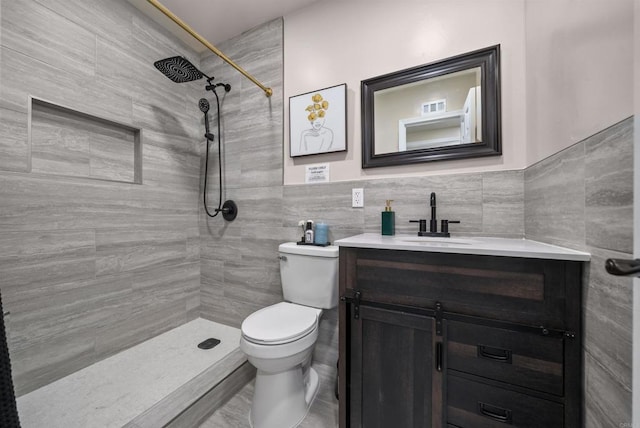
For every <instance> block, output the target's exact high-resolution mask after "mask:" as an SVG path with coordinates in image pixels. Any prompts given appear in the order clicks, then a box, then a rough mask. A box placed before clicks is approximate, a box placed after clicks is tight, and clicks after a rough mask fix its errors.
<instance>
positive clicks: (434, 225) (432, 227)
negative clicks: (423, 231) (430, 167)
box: [429, 192, 438, 233]
mask: <svg viewBox="0 0 640 428" xmlns="http://www.w3.org/2000/svg"><path fill="white" fill-rule="evenodd" d="M429 205H430V206H431V221H429V232H431V233H438V220H436V192H431V196H430V197H429Z"/></svg>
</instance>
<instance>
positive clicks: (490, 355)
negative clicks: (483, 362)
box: [478, 345, 512, 364]
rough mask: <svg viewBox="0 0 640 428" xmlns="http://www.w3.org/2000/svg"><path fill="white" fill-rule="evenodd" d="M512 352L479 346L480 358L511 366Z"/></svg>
mask: <svg viewBox="0 0 640 428" xmlns="http://www.w3.org/2000/svg"><path fill="white" fill-rule="evenodd" d="M511 355H512V352H511V351H510V350H509V349H500V348H492V347H490V346H485V345H478V357H479V358H485V359H487V360H491V361H497V362H501V363H505V364H511V361H512V358H511Z"/></svg>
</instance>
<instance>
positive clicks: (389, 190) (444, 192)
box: [349, 174, 482, 234]
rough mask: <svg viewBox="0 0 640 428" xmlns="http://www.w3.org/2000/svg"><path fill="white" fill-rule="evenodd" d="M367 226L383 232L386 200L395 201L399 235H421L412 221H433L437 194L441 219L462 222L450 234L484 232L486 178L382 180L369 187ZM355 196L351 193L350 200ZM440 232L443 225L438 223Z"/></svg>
mask: <svg viewBox="0 0 640 428" xmlns="http://www.w3.org/2000/svg"><path fill="white" fill-rule="evenodd" d="M364 192H365V196H364V197H365V225H366V226H365V227H366V231H367V232H377V233H379V232H380V227H381V223H382V219H381V214H380V213H381V212H382V211H384V206H385V201H386V200H387V199H393V201H394V202H393V203H392V207H393V211H395V213H396V214H395V219H396V225H395V228H396V233H410V234H414V233H416V234H417V232H418V225H417V224H415V223H409V221H410V220H419V219H430V218H431V208H430V206H429V200H430V194H431V192H435V193H436V205H437V219H438V222H439V221H440V220H442V219H449V220H460V222H461V223H460V224H452V225H451V227H450V229H449V231H450V232H451V233H453V234H456V233H462V234H464V233H473V232H476V233H477V232H481V231H482V176H481V175H480V174H464V175H447V176H437V177H419V178H396V179H380V180H371V181H368V182H366V185H365V190H364ZM350 197H351V194H350V193H349V198H350ZM438 230H440V224H439V223H438Z"/></svg>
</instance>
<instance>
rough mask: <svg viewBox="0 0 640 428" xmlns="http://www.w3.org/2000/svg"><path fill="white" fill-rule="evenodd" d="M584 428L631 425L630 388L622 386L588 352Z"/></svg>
mask: <svg viewBox="0 0 640 428" xmlns="http://www.w3.org/2000/svg"><path fill="white" fill-rule="evenodd" d="M584 376H585V397H584V409H585V410H584V415H585V418H584V419H585V420H584V426H585V427H603V428H604V427H620V426H632V425H631V413H632V411H631V389H630V388H627V387H621V386H620V384H619V383H618V382H616V381H615V380H614V378H612V377H611V373H610V371H609V370H607V368H606V367H604V366H603V365H602V364H601V363H600V362H599V361H597V360H596V359H594V358H593V357H592V356H591V354H590V353H589V352H586V353H585V374H584Z"/></svg>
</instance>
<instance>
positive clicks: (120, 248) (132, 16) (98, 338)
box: [0, 0, 201, 395]
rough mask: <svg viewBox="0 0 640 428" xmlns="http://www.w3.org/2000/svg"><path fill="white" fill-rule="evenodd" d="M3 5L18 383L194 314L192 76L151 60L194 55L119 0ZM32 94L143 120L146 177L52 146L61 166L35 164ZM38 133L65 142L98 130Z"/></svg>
mask: <svg viewBox="0 0 640 428" xmlns="http://www.w3.org/2000/svg"><path fill="white" fill-rule="evenodd" d="M0 8H1V9H0V16H1V20H2V21H1V22H0V28H1V30H0V31H1V33H0V75H1V79H2V80H1V82H0V272H2V275H1V276H0V289H1V291H2V297H3V302H4V306H5V307H4V310H5V311H6V312H9V315H7V317H6V318H7V328H8V338H9V339H8V340H9V348H10V351H11V357H12V362H13V371H14V379H15V386H16V389H17V393H18V394H19V395H22V394H24V393H26V392H29V391H31V390H33V389H35V388H38V387H39V386H42V385H45V384H47V383H50V382H52V381H53V380H56V379H58V378H60V377H63V376H65V375H67V374H69V373H72V372H74V371H76V370H79V369H81V368H83V367H85V366H87V365H89V364H91V363H93V362H95V361H98V360H100V359H103V358H105V357H106V356H109V355H111V354H114V353H116V352H118V351H120V350H122V349H125V348H127V347H129V346H131V345H134V344H136V343H138V342H141V341H143V340H145V339H148V338H150V337H152V336H154V335H156V334H158V333H161V332H163V331H165V330H167V329H169V328H172V327H175V326H178V325H180V324H183V323H185V322H186V321H187V320H189V319H192V318H194V317H197V316H198V307H199V303H200V297H199V289H200V255H199V253H200V243H199V236H198V235H199V233H198V203H197V200H198V183H199V172H200V171H199V167H200V157H201V156H200V148H199V145H198V144H197V138H196V137H197V136H198V135H199V134H200V130H199V129H198V127H197V121H196V120H195V118H198V117H200V115H201V113H200V112H199V110H198V107H197V92H196V87H197V86H196V84H185V85H184V86H178V85H176V84H174V83H172V82H171V81H170V80H169V79H167V78H165V77H164V76H162V75H161V74H160V73H159V72H158V71H157V70H155V68H154V67H153V62H154V61H156V60H158V59H161V58H165V57H169V56H173V55H177V54H181V55H186V56H187V57H189V58H191V59H192V60H193V61H194V62H196V63H197V61H198V60H199V58H198V56H197V55H195V54H194V53H193V52H191V51H189V50H188V49H187V48H186V47H185V46H183V45H182V44H180V43H179V42H177V41H176V39H175V38H174V37H172V36H169V35H168V34H167V33H166V32H165V31H164V30H162V29H160V28H159V26H158V25H157V24H155V23H154V22H152V21H150V20H149V19H148V18H146V17H145V16H143V15H142V14H141V13H140V12H139V11H138V10H137V9H135V8H133V7H132V6H131V5H130V4H129V3H128V2H127V1H124V0H118V1H108V2H105V1H100V0H68V1H63V2H60V1H53V0H1V1H0ZM29 95H31V96H33V97H37V98H40V99H43V100H47V101H50V102H52V103H54V104H58V105H62V106H65V107H68V108H71V109H72V110H75V111H79V112H82V113H86V114H90V115H93V116H96V117H100V118H103V119H107V120H110V121H115V122H118V123H123V124H127V125H129V126H131V127H134V128H141V129H142V134H143V137H142V138H143V149H142V152H143V159H142V164H143V171H142V175H143V184H142V185H138V184H132V183H118V182H113V181H105V180H97V179H91V178H82V177H69V176H65V175H73V171H72V170H73V168H74V162H73V160H72V159H73V156H71V155H70V156H63V157H59V158H56V157H55V156H56V155H55V153H54V152H55V150H52V151H49V152H42V153H40V155H41V156H45V157H47V161H50V162H57V164H58V165H59V167H58V168H59V169H58V170H56V171H55V172H56V174H57V175H54V174H49V173H45V172H44V171H42V170H40V171H39V172H35V171H36V170H35V168H34V170H33V171H30V165H31V162H30V161H31V153H32V151H31V150H30V146H29V140H28V124H29V122H28V112H29V105H28V97H29ZM194 100H195V101H194ZM76 119H77V118H73V120H76ZM40 134H42V135H43V139H44V140H46V143H47V144H50V145H55V144H62V143H63V142H69V141H71V142H73V143H74V144H77V146H70V147H67V148H66V150H67V154H72V155H76V154H77V153H79V152H80V151H81V150H79V147H80V146H82V147H83V149H86V148H87V147H89V146H90V144H91V143H92V142H93V141H94V140H92V139H91V138H90V137H89V138H86V139H85V138H77V139H76V140H74V138H75V137H71V138H70V137H69V134H68V133H67V132H66V131H63V130H62V128H56V127H55V126H52V127H50V129H49V132H45V133H43V132H40V133H39V134H36V135H40ZM44 140H43V141H44ZM80 157H81V156H76V158H78V159H79V158H80ZM59 161H61V162H59ZM118 165H119V163H116V164H115V165H114V166H118ZM60 168H61V169H60ZM102 168H108V163H104V164H103V166H102ZM47 172H49V171H47ZM115 173H116V174H119V172H117V171H115ZM129 181H131V180H129Z"/></svg>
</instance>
